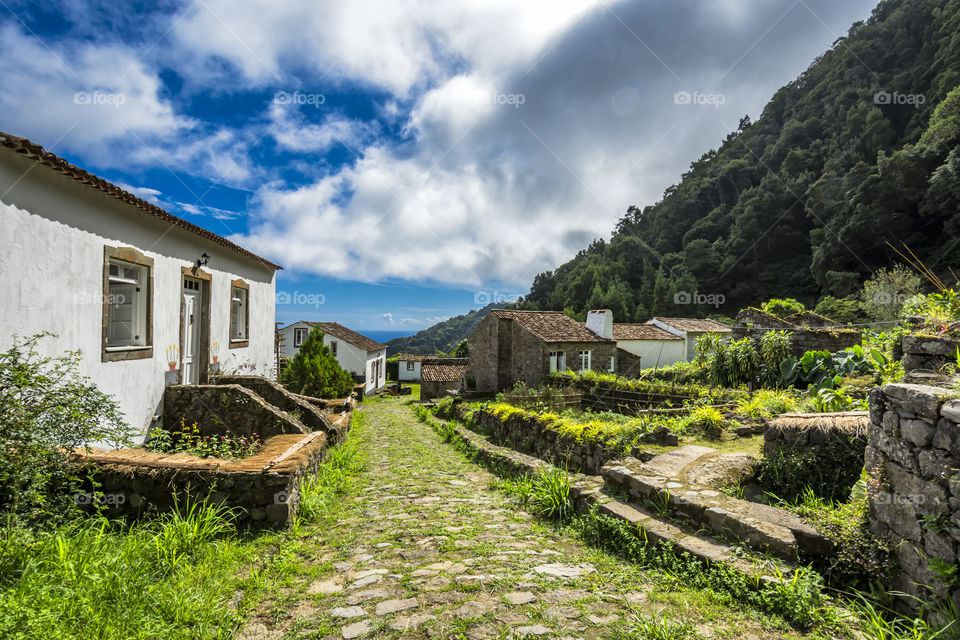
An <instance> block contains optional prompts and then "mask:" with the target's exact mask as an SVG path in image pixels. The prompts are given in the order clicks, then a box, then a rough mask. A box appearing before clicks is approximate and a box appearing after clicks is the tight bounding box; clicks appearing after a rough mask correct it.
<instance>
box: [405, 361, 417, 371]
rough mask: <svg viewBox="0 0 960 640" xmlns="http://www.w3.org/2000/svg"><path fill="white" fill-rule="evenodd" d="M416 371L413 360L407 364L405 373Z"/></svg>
mask: <svg viewBox="0 0 960 640" xmlns="http://www.w3.org/2000/svg"><path fill="white" fill-rule="evenodd" d="M416 369H417V363H415V362H414V361H413V360H410V361H408V362H407V371H416Z"/></svg>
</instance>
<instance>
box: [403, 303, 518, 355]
mask: <svg viewBox="0 0 960 640" xmlns="http://www.w3.org/2000/svg"><path fill="white" fill-rule="evenodd" d="M505 306H507V305H506V304H500V303H491V304H488V305H487V306H485V307H483V308H482V309H473V310H471V311H470V312H469V313H466V314H464V315H462V316H456V317H455V318H450V319H449V320H444V321H443V322H438V323H437V324H435V325H433V326H432V327H430V328H428V329H424V330H423V331H418V332H417V333H415V334H414V335H412V336H408V337H406V338H394V339H393V340H389V341H388V342H387V356H388V357H389V356H392V355H395V354H397V353H427V354H434V353H437V352H438V351H441V352H443V353H449V352H451V351H453V350H454V348H456V346H457V343H459V342H460V341H461V340H463V339H464V338H466V337H467V336H468V335H470V333H471V332H472V331H473V329H474V327H476V326H477V325H478V324H480V321H481V320H483V318H484V317H485V316H486V315H487V314H488V313H490V310H491V309H503V308H504V307H505Z"/></svg>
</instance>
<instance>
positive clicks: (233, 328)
mask: <svg viewBox="0 0 960 640" xmlns="http://www.w3.org/2000/svg"><path fill="white" fill-rule="evenodd" d="M249 325H250V285H248V284H247V283H246V282H244V281H243V280H234V281H233V282H232V283H231V285H230V348H231V349H236V348H238V347H246V346H247V345H249V344H250V343H249V339H250V326H249Z"/></svg>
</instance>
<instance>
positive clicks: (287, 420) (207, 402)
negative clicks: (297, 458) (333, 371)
mask: <svg viewBox="0 0 960 640" xmlns="http://www.w3.org/2000/svg"><path fill="white" fill-rule="evenodd" d="M181 420H183V421H184V423H185V424H186V425H188V426H189V425H191V424H193V423H196V424H197V427H198V428H199V429H200V433H201V434H202V435H222V434H225V433H226V432H227V431H230V432H231V433H233V434H234V435H244V436H250V435H252V434H254V433H256V434H257V435H259V436H260V437H261V438H267V437H269V436H273V435H278V434H282V433H309V432H310V429H309V428H307V427H306V426H305V425H304V424H303V423H302V422H300V420H298V419H297V418H296V417H295V416H293V415H291V414H289V413H287V412H285V411H281V410H280V409H277V408H276V407H274V406H273V405H271V404H270V403H268V402H266V401H264V399H263V398H261V397H260V396H259V395H257V394H256V393H254V392H252V391H250V390H249V389H247V388H245V387H241V386H240V385H236V384H227V385H204V384H192V385H176V386H173V387H167V388H166V389H165V390H164V394H163V425H164V428H166V429H168V430H176V429H178V428H179V427H180V421H181Z"/></svg>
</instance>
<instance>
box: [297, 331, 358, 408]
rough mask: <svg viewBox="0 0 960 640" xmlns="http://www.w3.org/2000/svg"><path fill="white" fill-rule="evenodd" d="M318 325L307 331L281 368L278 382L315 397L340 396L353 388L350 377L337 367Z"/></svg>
mask: <svg viewBox="0 0 960 640" xmlns="http://www.w3.org/2000/svg"><path fill="white" fill-rule="evenodd" d="M323 335H324V334H323V331H321V330H320V327H314V328H313V329H311V330H310V334H309V335H308V336H307V339H306V340H304V341H303V343H302V344H301V345H300V350H299V351H298V352H297V355H295V356H294V357H293V359H292V360H291V361H290V362H289V364H288V365H287V368H286V369H284V370H283V374H282V375H281V377H280V381H281V382H282V383H283V386H285V387H286V388H287V389H289V390H290V391H293V392H294V393H301V394H303V395H307V396H313V397H315V398H343V397H344V396H346V395H348V394H349V393H350V391H351V390H352V389H353V378H352V377H351V376H350V374H349V373H347V372H346V371H344V370H343V369H342V368H340V364H339V363H338V362H337V359H336V358H335V357H334V355H333V354H332V353H330V349H328V348H327V347H326V346H325V345H324V344H323Z"/></svg>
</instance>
